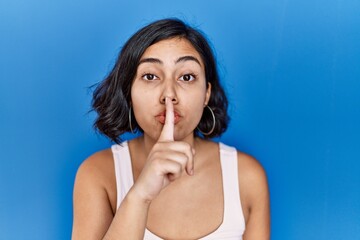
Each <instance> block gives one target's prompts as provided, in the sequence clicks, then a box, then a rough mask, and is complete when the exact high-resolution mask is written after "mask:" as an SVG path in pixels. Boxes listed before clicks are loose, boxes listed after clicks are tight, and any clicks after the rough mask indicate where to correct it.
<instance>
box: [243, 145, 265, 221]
mask: <svg viewBox="0 0 360 240" xmlns="http://www.w3.org/2000/svg"><path fill="white" fill-rule="evenodd" d="M237 156H238V172H239V187H240V196H241V203H242V207H243V210H244V215H245V218H246V220H248V219H249V218H250V213H251V212H252V211H253V210H254V209H262V211H265V212H266V211H267V212H268V205H269V190H268V183H267V177H266V172H265V170H264V168H263V167H262V165H261V164H260V162H259V161H258V160H256V159H255V158H254V157H252V156H250V155H248V154H246V153H242V152H239V151H238V153H237Z"/></svg>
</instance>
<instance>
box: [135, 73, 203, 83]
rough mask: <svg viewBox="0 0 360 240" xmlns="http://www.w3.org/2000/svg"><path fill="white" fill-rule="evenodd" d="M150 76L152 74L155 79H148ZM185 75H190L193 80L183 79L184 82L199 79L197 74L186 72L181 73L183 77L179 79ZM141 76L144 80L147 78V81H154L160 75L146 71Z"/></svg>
mask: <svg viewBox="0 0 360 240" xmlns="http://www.w3.org/2000/svg"><path fill="white" fill-rule="evenodd" d="M149 76H152V77H153V79H148V77H149ZM184 76H190V77H191V78H192V79H191V80H188V81H185V80H181V81H183V82H192V81H194V80H196V79H197V75H196V74H194V73H186V74H184V75H181V77H180V78H179V79H181V78H183V77H184ZM141 78H142V79H143V80H145V81H153V80H156V79H158V78H159V77H158V76H156V75H155V74H152V73H145V74H143V75H142V76H141ZM154 78H155V79H154Z"/></svg>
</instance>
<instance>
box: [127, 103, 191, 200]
mask: <svg viewBox="0 0 360 240" xmlns="http://www.w3.org/2000/svg"><path fill="white" fill-rule="evenodd" d="M165 106H166V119H165V124H164V126H163V129H162V131H161V134H160V137H159V139H158V141H157V142H156V143H155V144H154V146H153V148H152V149H151V151H150V153H149V155H148V158H147V161H146V164H145V166H144V168H143V170H142V172H141V174H140V176H139V177H138V179H137V181H136V182H135V184H134V186H133V190H135V191H136V192H137V193H138V195H139V196H140V197H141V198H142V199H143V200H145V201H149V202H151V201H152V200H153V199H154V198H156V196H158V195H159V193H160V192H161V190H162V189H164V188H165V187H166V186H168V185H169V184H170V182H172V181H175V180H176V179H178V178H179V177H180V176H181V175H182V173H183V171H184V170H185V171H186V173H187V174H188V175H193V173H194V170H193V169H194V153H195V150H194V149H193V148H192V147H191V145H190V144H188V143H186V142H181V141H174V127H175V126H174V106H173V103H172V102H171V100H170V99H169V98H166V99H165Z"/></svg>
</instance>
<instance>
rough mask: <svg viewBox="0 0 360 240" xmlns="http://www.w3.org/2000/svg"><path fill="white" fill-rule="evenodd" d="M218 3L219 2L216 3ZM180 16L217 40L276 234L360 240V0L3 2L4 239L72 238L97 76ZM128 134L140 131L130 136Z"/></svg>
mask: <svg viewBox="0 0 360 240" xmlns="http://www.w3.org/2000/svg"><path fill="white" fill-rule="evenodd" d="M214 2H215V1H214ZM173 16H175V17H179V18H181V19H183V20H185V21H187V22H188V23H190V24H191V25H192V26H196V27H199V28H200V29H202V30H203V31H204V32H205V33H207V35H208V37H209V39H210V41H211V42H212V44H213V45H214V46H215V50H216V55H217V58H218V62H219V69H220V72H221V76H222V80H223V83H224V85H225V88H226V91H227V93H228V96H229V100H230V109H229V113H230V115H231V118H232V121H231V124H230V127H229V129H228V131H227V132H226V133H225V134H224V135H223V136H222V138H221V139H220V140H221V141H223V142H225V143H227V144H230V145H234V146H236V147H237V148H238V149H240V150H242V151H244V152H247V153H249V154H251V155H253V156H255V157H256V158H257V159H258V160H259V161H260V162H261V163H262V164H263V166H264V167H265V169H266V171H267V174H268V180H269V185H270V191H271V210H272V215H271V221H272V239H284V240H288V239H291V240H292V239H294V240H295V239H299V240H300V239H317V240H319V239H320V240H321V239H327V240H330V239H360V140H359V137H360V124H359V123H360V66H359V65H360V1H358V0H347V1H344V0H337V1H335V0H326V1H325V0H316V1H310V0H305V1H304V0H302V1H300V0H299V1H287V0H273V1H265V0H258V1H250V0H244V1H235V0H234V1H221V3H220V2H216V3H212V2H211V1H205V0H204V1H194V0H191V1H190V0H184V1H174V2H170V1H165V0H164V1H160V0H157V1H139V0H137V1H119V0H118V1H110V0H109V1H91V0H87V1H85V0H79V1H70V0H62V1H41V0H32V1H25V0H23V1H20V0H1V1H0V114H1V117H0V128H1V129H0V130H1V131H0V148H1V159H0V160H1V161H0V191H1V192H0V239H6V240H10V239H59V240H60V239H61V240H63V239H69V238H70V235H71V226H72V190H73V182H74V177H75V174H76V170H77V168H78V166H79V165H80V163H81V162H82V161H83V160H84V159H85V158H86V157H88V156H89V155H90V154H92V153H94V152H95V151H98V150H100V149H103V148H107V147H109V146H110V144H111V143H110V142H109V141H108V140H106V139H105V138H104V137H101V136H99V135H97V134H95V133H94V131H93V129H92V122H93V119H94V114H93V113H90V114H87V112H88V110H89V109H90V101H91V91H90V90H89V88H88V87H89V86H91V85H92V84H94V83H96V82H98V81H100V80H101V79H102V78H103V77H104V76H105V75H106V73H107V72H108V71H109V70H110V68H111V67H112V64H113V63H114V60H115V57H116V55H117V53H118V51H119V50H120V48H121V46H122V44H124V42H125V41H126V40H127V38H128V37H129V36H130V35H131V34H133V33H134V32H135V31H136V30H137V29H139V28H140V27H142V26H144V25H145V24H147V23H149V22H150V21H153V20H156V19H159V18H164V17H173ZM127 137H130V136H127Z"/></svg>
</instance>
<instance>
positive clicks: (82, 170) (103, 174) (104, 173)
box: [76, 149, 114, 184]
mask: <svg viewBox="0 0 360 240" xmlns="http://www.w3.org/2000/svg"><path fill="white" fill-rule="evenodd" d="M113 171H114V163H113V156H112V152H111V149H105V150H102V151H99V152H96V153H94V154H93V155H91V156H90V157H88V158H87V159H86V160H85V161H84V162H82V164H81V165H80V167H79V169H78V171H77V174H76V175H77V176H76V178H77V179H78V178H84V179H86V180H88V181H89V180H90V181H91V182H92V181H94V182H95V181H96V182H97V183H98V184H104V183H105V182H106V181H107V180H109V179H108V178H109V177H111V175H114V174H113V173H114V172H113Z"/></svg>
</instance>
